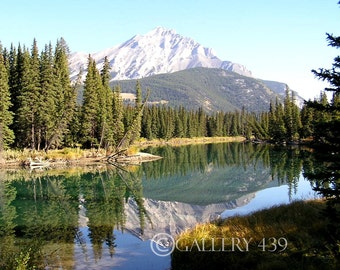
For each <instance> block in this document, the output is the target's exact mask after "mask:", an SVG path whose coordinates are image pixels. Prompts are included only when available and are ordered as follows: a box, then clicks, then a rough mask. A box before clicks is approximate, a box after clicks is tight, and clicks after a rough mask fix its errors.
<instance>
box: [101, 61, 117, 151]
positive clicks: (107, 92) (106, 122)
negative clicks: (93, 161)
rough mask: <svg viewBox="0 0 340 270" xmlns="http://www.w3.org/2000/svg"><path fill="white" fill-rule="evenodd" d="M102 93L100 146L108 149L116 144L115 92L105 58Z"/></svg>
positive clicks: (102, 72) (102, 71)
mask: <svg viewBox="0 0 340 270" xmlns="http://www.w3.org/2000/svg"><path fill="white" fill-rule="evenodd" d="M100 76H101V82H102V93H101V94H100V95H99V108H100V125H101V131H100V132H101V134H100V142H99V146H104V147H105V149H108V148H109V147H110V146H112V145H113V144H114V131H113V129H114V125H113V111H112V106H113V92H112V90H111V88H110V64H109V61H108V59H107V57H105V59H104V65H103V68H102V70H101V74H100Z"/></svg>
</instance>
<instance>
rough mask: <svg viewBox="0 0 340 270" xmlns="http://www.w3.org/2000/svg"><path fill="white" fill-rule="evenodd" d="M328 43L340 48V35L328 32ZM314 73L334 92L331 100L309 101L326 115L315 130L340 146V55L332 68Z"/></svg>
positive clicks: (320, 136) (328, 141)
mask: <svg viewBox="0 0 340 270" xmlns="http://www.w3.org/2000/svg"><path fill="white" fill-rule="evenodd" d="M339 3H340V2H339ZM327 40H328V45H329V46H331V47H334V48H336V49H339V48H340V36H339V37H337V36H334V35H331V34H327ZM312 72H313V73H314V75H315V76H316V77H317V78H319V79H321V80H323V81H327V82H328V83H329V84H330V87H328V88H326V89H325V91H327V92H330V93H331V94H332V100H331V102H328V101H326V100H325V99H324V100H321V102H319V103H314V104H313V103H309V106H311V107H314V108H315V110H316V111H318V112H320V114H322V115H323V116H324V119H323V120H319V122H318V123H316V125H315V132H316V133H317V134H318V135H319V139H320V138H322V140H321V141H322V142H323V143H324V144H328V145H332V146H336V147H338V146H339V145H340V106H339V102H338V100H339V95H340V56H336V57H335V58H334V62H333V64H332V68H331V69H324V68H320V69H319V70H312ZM324 96H326V95H324Z"/></svg>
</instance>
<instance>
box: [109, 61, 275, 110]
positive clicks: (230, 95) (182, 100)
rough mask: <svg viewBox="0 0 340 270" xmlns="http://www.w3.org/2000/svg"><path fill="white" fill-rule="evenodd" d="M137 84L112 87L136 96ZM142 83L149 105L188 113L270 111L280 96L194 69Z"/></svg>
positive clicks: (225, 74)
mask: <svg viewBox="0 0 340 270" xmlns="http://www.w3.org/2000/svg"><path fill="white" fill-rule="evenodd" d="M136 82H137V80H122V81H113V82H111V84H112V86H114V85H120V86H121V89H122V91H123V92H124V93H135V92H136V90H135V89H136ZM139 82H140V84H141V86H142V89H143V90H144V91H146V89H147V88H149V89H150V90H151V95H150V98H149V101H150V102H153V103H167V104H168V105H170V106H178V105H182V106H184V107H185V108H188V109H195V108H198V107H203V108H204V109H205V110H206V111H234V110H241V109H242V108H245V109H246V110H248V111H257V112H259V111H264V110H265V111H267V110H268V109H269V104H270V102H271V101H275V99H276V97H277V96H278V95H277V94H276V93H274V92H273V91H272V90H271V89H270V88H269V87H268V86H266V84H265V83H263V82H262V81H261V80H257V79H254V78H252V77H247V76H242V75H240V74H237V73H235V72H232V71H227V70H223V69H218V68H203V67H199V68H191V69H186V70H181V71H177V72H174V73H167V74H159V75H154V76H150V77H147V78H142V79H139ZM123 97H124V96H123ZM132 98H133V97H132Z"/></svg>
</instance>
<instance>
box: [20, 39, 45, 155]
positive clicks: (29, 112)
mask: <svg viewBox="0 0 340 270" xmlns="http://www.w3.org/2000/svg"><path fill="white" fill-rule="evenodd" d="M20 64H21V65H22V67H20V69H22V78H21V89H20V94H19V96H18V100H19V103H20V107H19V108H18V112H17V113H18V123H17V124H18V126H20V130H18V133H19V135H20V138H19V139H20V143H21V145H22V146H29V147H30V148H31V149H33V150H34V149H36V128H37V126H38V122H37V120H38V117H37V116H38V111H39V104H40V103H39V99H40V95H39V93H40V62H39V55H38V47H37V42H36V40H35V39H34V41H33V45H32V50H31V55H29V52H28V51H27V50H25V51H24V53H23V59H22V63H20Z"/></svg>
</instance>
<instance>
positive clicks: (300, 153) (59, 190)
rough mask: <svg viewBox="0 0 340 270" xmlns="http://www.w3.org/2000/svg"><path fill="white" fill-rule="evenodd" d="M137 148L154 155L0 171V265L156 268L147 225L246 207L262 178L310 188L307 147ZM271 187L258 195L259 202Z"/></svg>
mask: <svg viewBox="0 0 340 270" xmlns="http://www.w3.org/2000/svg"><path fill="white" fill-rule="evenodd" d="M144 151H146V152H149V153H152V154H156V155H160V156H162V157H163V159H160V160H157V161H154V162H150V163H144V164H143V165H142V166H132V167H124V168H123V169H120V168H117V167H114V166H111V165H106V164H100V165H98V166H94V167H83V168H77V167H72V168H55V169H49V170H45V171H32V172H30V171H26V170H2V171H0V175H1V180H0V238H1V239H0V240H1V242H0V243H1V244H0V257H1V258H0V268H1V269H15V268H16V266H17V264H18V262H26V261H27V265H28V266H36V267H37V268H41V269H44V268H49V269H50V268H54V267H58V268H60V269H89V268H96V269H101V268H103V269H104V268H105V269H108V268H109V269H119V268H120V269H129V267H130V266H129V265H131V269H133V265H134V266H136V265H139V268H140V269H152V268H154V269H164V268H168V267H169V265H170V259H169V257H166V258H161V257H157V256H156V255H154V254H152V252H151V250H150V246H149V240H150V239H151V238H152V237H153V236H154V235H155V234H156V233H159V232H166V233H169V234H171V235H173V236H175V235H176V234H177V233H179V232H181V231H182V230H185V229H187V228H191V227H193V226H194V225H195V224H197V223H198V222H206V221H209V220H211V219H215V218H217V217H219V216H221V214H222V216H229V215H230V214H231V213H229V214H228V211H234V213H242V208H238V207H241V206H244V207H247V205H248V210H244V211H248V212H249V211H251V210H255V209H256V207H258V206H256V207H255V206H253V208H252V206H251V205H252V202H256V199H258V198H261V196H262V195H261V190H266V189H267V190H268V189H269V188H274V189H275V191H278V192H279V194H282V193H284V195H283V196H284V197H286V198H287V199H286V201H285V202H289V201H291V200H292V199H298V197H297V196H296V194H298V192H299V188H301V187H302V186H301V185H300V186H299V181H300V184H301V183H303V189H305V188H306V192H307V193H308V192H309V193H310V194H311V196H313V194H312V193H311V188H310V184H309V182H308V181H306V180H303V179H302V180H301V179H300V178H301V177H302V176H301V172H302V170H303V165H304V162H306V161H308V162H309V166H310V164H311V162H313V155H312V153H311V152H310V151H309V150H308V149H302V148H298V147H295V148H287V147H285V148H279V147H273V146H269V145H253V144H246V143H221V144H207V145H191V146H183V147H158V148H149V149H146V150H144ZM306 184H307V185H306ZM308 184H309V185H308ZM275 187H276V188H275ZM282 187H284V188H282ZM279 189H280V190H279ZM271 191H273V190H271ZM263 192H265V191H262V193H263ZM271 194H273V193H271ZM303 194H305V193H303ZM279 197H280V196H276V195H275V196H266V197H265V199H262V202H261V206H260V207H258V208H261V207H267V206H269V205H272V204H275V203H276V202H277V199H278V198H279ZM306 197H307V196H306V195H303V196H302V199H307V198H306ZM254 198H255V199H254ZM232 209H234V210H232ZM236 209H239V212H237V210H236ZM143 258H144V259H143ZM146 258H147V259H146ZM148 262H149V264H148Z"/></svg>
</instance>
